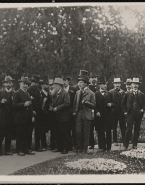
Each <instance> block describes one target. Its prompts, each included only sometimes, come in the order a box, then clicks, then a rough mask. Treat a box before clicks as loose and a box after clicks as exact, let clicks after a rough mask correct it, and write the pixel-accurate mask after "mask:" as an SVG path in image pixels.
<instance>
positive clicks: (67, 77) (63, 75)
mask: <svg viewBox="0 0 145 185" xmlns="http://www.w3.org/2000/svg"><path fill="white" fill-rule="evenodd" d="M62 78H63V79H64V80H65V79H68V80H71V77H70V75H69V74H68V73H67V72H66V73H63V74H62Z"/></svg>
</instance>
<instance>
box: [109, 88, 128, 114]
mask: <svg viewBox="0 0 145 185" xmlns="http://www.w3.org/2000/svg"><path fill="white" fill-rule="evenodd" d="M109 92H110V93H111V94H112V97H113V104H114V110H115V109H116V92H115V89H111V90H110V91H109ZM119 93H120V99H121V102H122V99H123V96H124V94H125V91H124V90H122V89H120V91H119ZM120 108H121V104H120ZM121 112H122V111H121Z"/></svg>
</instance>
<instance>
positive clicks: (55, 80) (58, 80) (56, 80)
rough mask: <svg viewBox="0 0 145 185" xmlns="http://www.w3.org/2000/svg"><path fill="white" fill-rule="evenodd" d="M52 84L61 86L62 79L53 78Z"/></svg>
mask: <svg viewBox="0 0 145 185" xmlns="http://www.w3.org/2000/svg"><path fill="white" fill-rule="evenodd" d="M53 84H60V85H63V79H62V78H55V79H54V82H53Z"/></svg>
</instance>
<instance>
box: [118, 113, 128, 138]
mask: <svg viewBox="0 0 145 185" xmlns="http://www.w3.org/2000/svg"><path fill="white" fill-rule="evenodd" d="M119 125H120V130H121V136H122V141H124V135H125V130H126V124H125V117H124V114H123V112H120V114H119Z"/></svg>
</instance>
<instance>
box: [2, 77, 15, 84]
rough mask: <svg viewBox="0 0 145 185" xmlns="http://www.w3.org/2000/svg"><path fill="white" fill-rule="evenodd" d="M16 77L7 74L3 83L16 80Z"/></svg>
mask: <svg viewBox="0 0 145 185" xmlns="http://www.w3.org/2000/svg"><path fill="white" fill-rule="evenodd" d="M14 80H15V79H12V77H11V76H6V77H5V79H4V81H3V82H2V83H5V82H10V81H14Z"/></svg>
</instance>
